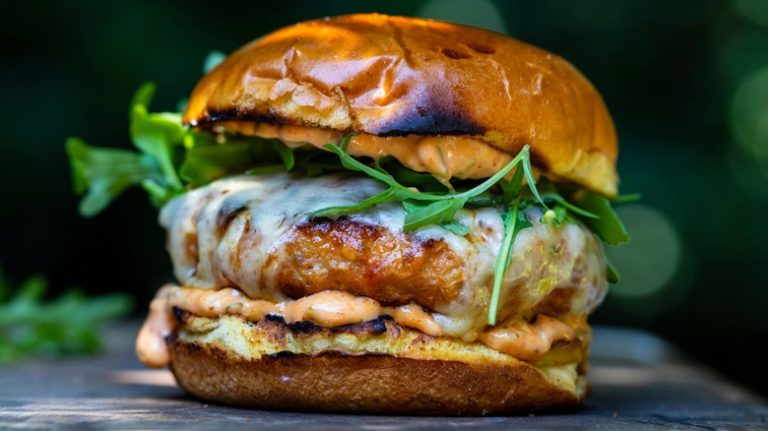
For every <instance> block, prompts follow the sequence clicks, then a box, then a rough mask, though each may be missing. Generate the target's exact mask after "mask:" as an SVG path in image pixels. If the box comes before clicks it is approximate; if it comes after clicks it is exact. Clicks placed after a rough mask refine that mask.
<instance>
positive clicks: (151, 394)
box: [0, 325, 768, 431]
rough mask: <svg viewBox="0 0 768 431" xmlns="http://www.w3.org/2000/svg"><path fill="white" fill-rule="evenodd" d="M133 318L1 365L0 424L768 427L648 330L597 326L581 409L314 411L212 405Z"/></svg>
mask: <svg viewBox="0 0 768 431" xmlns="http://www.w3.org/2000/svg"><path fill="white" fill-rule="evenodd" d="M135 331H136V325H125V326H122V327H120V328H116V329H114V330H113V331H112V332H111V333H110V336H109V343H108V344H109V345H108V346H107V347H108V348H107V352H106V353H105V354H104V355H102V356H99V357H95V358H87V359H70V360H65V361H58V362H40V361H33V362H27V363H25V364H23V365H22V364H20V365H14V366H5V367H0V429H73V430H75V429H78V430H79V429H121V430H125V429H186V430H206V429H214V430H217V431H229V430H241V429H242V430H246V429H247V430H255V429H269V430H295V429H311V430H334V429H342V428H344V429H366V430H381V431H384V430H411V429H427V430H440V431H445V430H449V429H470V428H471V429H478V430H485V429H487V430H500V429H504V428H515V429H541V430H550V429H551V430H554V429H647V430H654V429H669V428H675V429H768V405H766V403H765V401H764V400H762V399H760V398H758V397H757V396H755V395H753V394H750V393H748V392H747V391H745V390H744V389H742V388H739V387H737V386H735V385H733V384H731V383H729V382H727V381H725V380H724V379H723V378H722V377H720V376H718V375H717V374H715V373H713V372H712V371H709V370H707V369H705V368H703V367H701V366H699V365H697V364H694V363H692V362H691V361H690V360H688V359H686V358H684V357H683V356H681V355H680V354H678V353H677V352H676V351H675V350H674V349H673V348H672V347H671V346H670V345H669V344H667V343H665V342H664V341H662V340H660V339H659V338H657V337H654V336H653V335H650V334H648V333H645V332H640V331H635V330H626V329H615V328H597V329H596V330H595V342H594V346H593V354H592V356H593V359H592V363H593V367H592V370H591V373H590V378H591V381H592V383H593V393H592V396H591V397H590V398H589V400H588V401H587V403H586V404H585V405H584V406H583V407H582V408H580V409H578V410H576V411H570V412H563V413H559V414H548V415H536V416H534V415H529V416H520V417H482V418H437V417H387V416H357V415H331V414H307V413H292V412H274V411H260V410H246V409H239V408H231V407H223V406H217V405H210V404H205V403H202V402H198V401H196V400H195V399H193V398H191V397H189V396H187V395H186V394H185V393H184V392H183V391H182V390H180V389H179V388H177V387H176V386H175V385H174V383H173V378H172V376H171V375H170V373H168V372H167V371H165V370H149V369H146V368H144V367H143V366H142V365H141V364H139V363H138V361H137V360H136V359H135V358H134V356H133V351H132V347H133V336H134V334H135Z"/></svg>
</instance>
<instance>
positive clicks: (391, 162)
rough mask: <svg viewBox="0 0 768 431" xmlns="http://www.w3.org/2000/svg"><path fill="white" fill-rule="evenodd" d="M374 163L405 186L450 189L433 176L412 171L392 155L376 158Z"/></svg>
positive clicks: (427, 190)
mask: <svg viewBox="0 0 768 431" xmlns="http://www.w3.org/2000/svg"><path fill="white" fill-rule="evenodd" d="M376 165H377V167H378V169H379V170H382V171H384V172H387V173H389V174H390V175H392V178H394V179H395V180H396V181H397V182H398V183H400V184H402V185H404V186H406V187H418V188H419V190H421V191H426V192H446V191H451V190H450V189H449V188H448V187H447V186H448V185H446V184H443V183H441V182H440V181H438V180H437V178H435V177H434V176H432V175H430V174H425V173H420V172H415V171H412V170H410V169H408V168H406V167H405V166H403V165H402V164H401V163H400V162H399V161H397V159H395V158H394V157H391V156H389V157H385V158H384V159H382V160H377V161H376Z"/></svg>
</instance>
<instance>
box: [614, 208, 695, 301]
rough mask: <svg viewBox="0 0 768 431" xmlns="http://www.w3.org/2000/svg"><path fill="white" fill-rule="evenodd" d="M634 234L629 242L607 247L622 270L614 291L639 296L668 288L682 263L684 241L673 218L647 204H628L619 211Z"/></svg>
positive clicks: (619, 293) (617, 266)
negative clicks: (682, 241)
mask: <svg viewBox="0 0 768 431" xmlns="http://www.w3.org/2000/svg"><path fill="white" fill-rule="evenodd" d="M617 212H618V213H619V217H621V219H622V220H623V221H624V223H625V224H626V226H627V229H628V230H629V232H630V235H631V236H632V240H631V241H630V242H629V243H628V244H624V245H622V246H619V247H607V249H606V253H607V255H608V258H609V259H610V260H611V262H613V264H614V265H615V266H616V268H617V269H618V270H619V272H620V273H621V281H619V283H617V284H616V285H614V286H611V290H610V292H611V294H613V295H619V296H625V297H629V296H632V297H638V296H650V295H654V294H657V293H659V292H661V291H662V290H664V289H665V288H666V287H667V286H668V285H669V282H670V281H671V280H672V278H673V277H674V275H675V271H676V270H677V268H678V266H679V264H680V260H681V259H680V258H681V255H680V253H681V250H682V247H681V244H680V239H679V235H678V234H677V231H676V229H675V226H674V225H673V224H672V222H671V221H670V220H669V219H668V218H667V216H665V215H664V214H663V213H661V212H660V211H658V210H655V209H653V208H651V207H649V206H647V205H640V204H635V205H627V206H624V207H620V208H619V209H618V211H617Z"/></svg>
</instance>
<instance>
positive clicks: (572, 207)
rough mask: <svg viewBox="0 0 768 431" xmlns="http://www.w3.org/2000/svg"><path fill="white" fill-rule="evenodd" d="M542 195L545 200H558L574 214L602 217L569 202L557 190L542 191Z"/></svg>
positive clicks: (594, 217)
mask: <svg viewBox="0 0 768 431" xmlns="http://www.w3.org/2000/svg"><path fill="white" fill-rule="evenodd" d="M541 197H542V199H544V201H552V202H556V203H558V204H560V205H562V206H564V207H565V208H567V209H568V211H570V212H572V213H574V214H577V215H580V216H582V217H586V218H593V219H597V218H600V216H598V215H597V214H595V213H591V212H589V211H587V210H585V209H583V208H579V207H577V206H576V205H574V204H572V203H570V202H568V201H567V200H565V198H564V197H562V196H560V195H559V194H557V193H555V192H547V193H542V194H541Z"/></svg>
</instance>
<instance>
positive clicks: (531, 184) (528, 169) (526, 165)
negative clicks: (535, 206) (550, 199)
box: [520, 145, 547, 208]
mask: <svg viewBox="0 0 768 431" xmlns="http://www.w3.org/2000/svg"><path fill="white" fill-rule="evenodd" d="M523 152H524V153H525V157H523V158H522V160H523V172H524V173H525V181H527V182H528V188H529V189H530V190H531V193H532V194H533V196H534V197H535V198H536V200H537V201H539V203H540V204H541V206H543V207H544V208H547V204H545V203H544V201H543V200H542V199H541V196H540V195H539V191H538V190H537V189H536V179H535V178H534V177H533V167H532V166H531V157H530V148H529V147H528V145H526V146H525V147H523V149H522V150H521V151H520V153H521V154H522V153H523Z"/></svg>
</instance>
